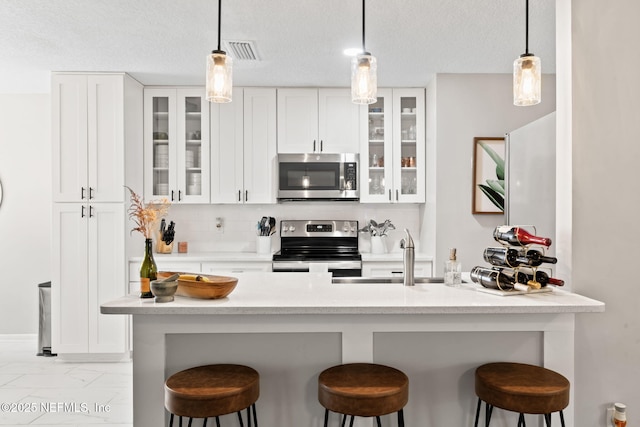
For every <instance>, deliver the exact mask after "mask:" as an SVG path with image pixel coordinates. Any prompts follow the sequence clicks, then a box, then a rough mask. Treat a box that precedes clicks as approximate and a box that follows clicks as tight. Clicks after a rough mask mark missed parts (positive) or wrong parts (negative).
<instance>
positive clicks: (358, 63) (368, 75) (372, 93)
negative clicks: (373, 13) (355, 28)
mask: <svg viewBox="0 0 640 427" xmlns="http://www.w3.org/2000/svg"><path fill="white" fill-rule="evenodd" d="M364 2H365V0H362V53H360V54H358V55H356V56H354V57H353V59H352V60H351V101H353V102H354V103H355V104H373V103H375V102H377V101H378V98H377V92H378V77H377V61H376V58H375V56H373V55H371V54H370V53H369V52H367V50H366V49H365V45H364Z"/></svg>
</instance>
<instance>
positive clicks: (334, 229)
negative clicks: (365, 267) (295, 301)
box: [272, 220, 362, 277]
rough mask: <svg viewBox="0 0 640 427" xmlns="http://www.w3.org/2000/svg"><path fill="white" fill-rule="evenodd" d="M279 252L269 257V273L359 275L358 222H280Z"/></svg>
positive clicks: (360, 264)
mask: <svg viewBox="0 0 640 427" xmlns="http://www.w3.org/2000/svg"><path fill="white" fill-rule="evenodd" d="M280 248H281V249H280V251H279V252H276V253H275V254H274V255H273V261H272V268H273V271H277V272H291V271H321V270H323V269H325V268H326V270H327V271H329V272H331V273H332V274H333V276H334V277H349V276H361V275H362V256H361V255H360V252H358V221H335V220H333V221H332V220H312V221H308V220H284V221H281V222H280ZM325 266H326V267H325Z"/></svg>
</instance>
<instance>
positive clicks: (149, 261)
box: [140, 239, 158, 298]
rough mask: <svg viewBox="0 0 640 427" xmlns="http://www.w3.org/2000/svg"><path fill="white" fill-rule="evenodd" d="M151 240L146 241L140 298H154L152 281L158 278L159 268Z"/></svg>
mask: <svg viewBox="0 0 640 427" xmlns="http://www.w3.org/2000/svg"><path fill="white" fill-rule="evenodd" d="M152 242H153V241H152V240H151V239H145V241H144V260H143V261H142V265H141V266H140V298H153V294H152V293H151V281H152V280H156V279H157V278H158V267H157V266H156V262H155V260H154V259H153V245H152Z"/></svg>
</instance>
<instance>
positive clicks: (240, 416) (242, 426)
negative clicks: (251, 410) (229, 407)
mask: <svg viewBox="0 0 640 427" xmlns="http://www.w3.org/2000/svg"><path fill="white" fill-rule="evenodd" d="M237 414H238V420H240V427H244V423H243V422H242V414H241V413H240V411H238V412H237Z"/></svg>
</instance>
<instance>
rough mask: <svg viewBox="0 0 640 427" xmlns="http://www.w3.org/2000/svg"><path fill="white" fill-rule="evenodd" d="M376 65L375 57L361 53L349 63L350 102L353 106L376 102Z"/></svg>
mask: <svg viewBox="0 0 640 427" xmlns="http://www.w3.org/2000/svg"><path fill="white" fill-rule="evenodd" d="M377 69H378V65H377V61H376V58H375V56H373V55H371V54H370V53H368V52H365V53H361V54H360V55H357V56H355V57H354V58H353V60H352V61H351V100H352V101H353V102H354V103H355V104H373V103H375V102H377V101H378V98H377V94H378V73H377Z"/></svg>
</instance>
